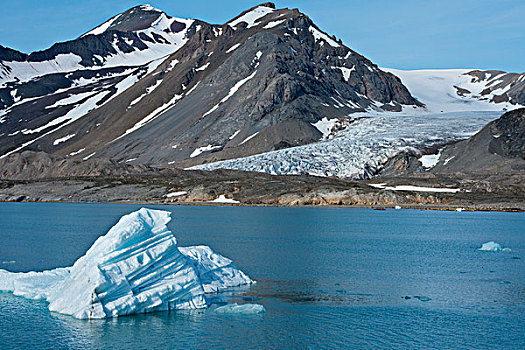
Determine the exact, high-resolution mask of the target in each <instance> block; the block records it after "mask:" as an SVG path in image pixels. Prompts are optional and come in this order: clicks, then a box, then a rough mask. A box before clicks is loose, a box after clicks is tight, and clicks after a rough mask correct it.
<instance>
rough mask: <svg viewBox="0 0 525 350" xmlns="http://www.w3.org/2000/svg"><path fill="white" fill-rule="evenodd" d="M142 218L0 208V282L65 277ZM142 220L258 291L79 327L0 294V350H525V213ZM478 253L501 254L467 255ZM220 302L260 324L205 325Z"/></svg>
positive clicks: (114, 207)
mask: <svg viewBox="0 0 525 350" xmlns="http://www.w3.org/2000/svg"><path fill="white" fill-rule="evenodd" d="M140 207H141V206H140V205H124V204H51V203H0V269H6V270H10V271H32V270H36V271H41V270H45V269H51V268H55V267H60V266H70V265H72V264H73V263H74V262H75V260H76V259H77V258H78V257H80V256H81V255H83V254H84V253H85V251H86V250H87V249H88V248H89V247H90V246H91V244H92V243H93V242H94V241H95V239H96V238H97V237H98V236H100V235H102V234H104V233H105V232H106V231H107V230H108V229H109V228H110V227H111V226H112V225H113V224H114V223H115V222H116V221H117V220H118V219H119V218H120V216H122V215H124V214H126V213H129V212H131V211H133V210H136V209H138V208H140ZM147 207H151V208H158V209H164V210H170V211H172V218H173V220H172V222H171V223H170V224H169V228H170V229H171V230H172V231H173V233H174V235H175V237H176V238H177V240H178V243H179V244H180V245H181V246H190V245H195V244H206V245H209V246H211V248H212V249H214V250H215V251H218V252H220V253H221V254H223V255H225V256H227V257H229V258H231V259H232V260H233V261H234V263H235V265H236V266H237V267H238V268H240V269H242V270H243V271H245V272H246V273H247V274H248V275H249V276H250V277H252V278H253V279H255V280H257V283H256V284H255V285H253V286H251V287H246V288H237V289H233V290H230V291H228V292H226V293H222V294H219V295H213V296H210V298H212V301H213V303H214V304H213V305H212V307H210V308H209V309H206V310H197V311H190V312H187V311H186V312H157V313H152V314H144V315H135V316H126V317H120V318H115V319H107V320H91V321H85V320H77V319H74V318H72V317H69V316H64V315H61V314H56V313H50V312H49V311H48V309H47V305H46V303H45V302H44V301H33V300H26V299H24V298H20V297H16V296H13V295H12V294H10V293H2V294H0V348H1V349H18V348H24V349H33V348H39V349H40V348H53V349H146V348H147V349H167V348H170V349H188V348H189V349H201V348H203V349H206V348H214V349H251V348H284V349H319V348H326V349H332V348H402V349H405V348H439V349H445V348H453V349H472V348H475V349H485V348H486V349H491V348H508V349H519V348H525V335H524V334H525V214H523V213H500V212H444V211H420V210H386V211H375V210H371V209H354V208H276V207H268V208H264V207H220V206H160V205H157V206H155V205H148V206H147ZM488 241H495V242H498V243H499V244H501V245H502V246H504V247H509V248H511V252H484V251H479V250H478V248H479V247H481V245H482V244H483V243H485V242H488ZM226 303H227V304H233V303H237V304H239V305H242V304H248V303H249V304H260V305H263V306H264V308H265V310H266V312H264V313H255V314H251V315H250V314H248V315H247V314H242V313H240V314H235V313H221V312H215V309H216V308H217V307H220V306H222V305H224V304H226Z"/></svg>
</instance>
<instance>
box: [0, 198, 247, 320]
mask: <svg viewBox="0 0 525 350" xmlns="http://www.w3.org/2000/svg"><path fill="white" fill-rule="evenodd" d="M170 220H171V218H170V212H167V211H162V210H151V209H146V208H142V209H140V210H138V211H135V212H133V213H130V214H128V215H125V216H123V217H122V218H120V220H119V221H118V223H117V224H116V225H115V226H113V227H112V228H111V229H110V230H109V231H108V232H107V233H106V234H105V235H104V236H101V237H99V238H98V239H97V240H96V241H95V243H93V245H92V246H91V248H89V249H88V251H87V252H86V254H85V255H84V256H82V257H80V258H79V259H78V260H77V261H76V262H75V263H74V264H73V266H71V267H66V268H57V269H54V270H49V271H43V272H27V273H14V272H9V271H6V270H1V269H0V290H1V291H4V292H12V293H13V294H15V295H18V296H23V297H26V298H29V299H44V300H46V301H47V302H49V310H50V311H55V312H59V313H62V314H67V315H71V316H73V317H76V318H80V319H92V318H107V317H117V316H122V315H130V314H136V313H146V312H154V311H163V310H176V309H199V308H205V307H207V306H208V305H209V301H208V299H207V297H206V293H210V292H219V291H222V290H224V289H226V288H229V287H236V286H241V285H246V284H251V283H254V281H253V280H251V279H250V278H249V277H248V276H247V275H246V274H244V273H243V272H242V271H240V270H239V269H237V268H236V267H235V266H234V265H233V264H232V261H231V260H230V259H228V258H226V257H224V256H222V255H220V254H217V253H215V252H213V251H212V249H211V248H210V247H207V246H196V247H185V248H182V247H178V246H177V241H176V239H175V237H174V236H173V234H172V233H171V231H169V230H168V228H167V226H166V224H167V223H168V222H169V221H170Z"/></svg>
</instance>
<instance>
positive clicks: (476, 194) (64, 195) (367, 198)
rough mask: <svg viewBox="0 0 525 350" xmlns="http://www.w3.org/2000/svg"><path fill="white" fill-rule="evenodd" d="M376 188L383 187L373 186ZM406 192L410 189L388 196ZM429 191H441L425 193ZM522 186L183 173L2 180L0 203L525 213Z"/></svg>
mask: <svg viewBox="0 0 525 350" xmlns="http://www.w3.org/2000/svg"><path fill="white" fill-rule="evenodd" d="M379 183H381V184H380V186H383V188H378V187H377V186H378V184H379ZM396 186H400V187H396ZM403 186H405V187H406V186H408V190H397V189H393V188H403ZM385 187H386V188H385ZM429 187H431V188H432V190H440V191H445V192H429V191H428V192H427V191H425V189H427V188H429ZM524 187H525V186H524V185H523V184H522V183H521V182H517V183H510V184H502V183H499V184H496V183H491V182H488V181H484V180H479V181H473V180H471V181H468V182H466V181H460V180H456V179H454V178H421V177H419V178H417V177H411V178H409V177H407V178H399V177H395V178H376V179H374V180H373V181H372V180H368V181H349V180H343V179H336V178H321V177H314V176H306V175H300V176H272V175H268V174H262V173H250V172H240V171H231V170H219V171H211V172H203V171H181V172H180V173H179V174H178V176H144V175H142V176H141V175H129V176H114V177H111V176H109V177H108V176H97V177H75V178H73V177H72V178H55V179H39V180H0V201H2V202H66V203H133V204H139V203H140V204H175V205H244V206H312V207H367V208H375V209H387V208H398V207H401V208H407V209H433V210H476V211H478V210H480V211H485V210H491V211H525V188H524ZM412 188H413V189H414V190H410V189H412Z"/></svg>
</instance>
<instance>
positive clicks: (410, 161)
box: [372, 150, 423, 177]
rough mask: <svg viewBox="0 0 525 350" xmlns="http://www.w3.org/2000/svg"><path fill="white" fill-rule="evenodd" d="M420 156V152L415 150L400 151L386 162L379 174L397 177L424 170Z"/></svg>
mask: <svg viewBox="0 0 525 350" xmlns="http://www.w3.org/2000/svg"><path fill="white" fill-rule="evenodd" d="M418 156H419V154H418V153H417V152H415V151H414V150H407V151H405V152H401V153H398V154H397V155H395V156H394V157H392V158H390V159H389V160H388V161H387V162H386V163H385V165H384V166H383V168H382V169H381V171H380V172H379V174H378V175H381V176H393V177H396V176H406V175H412V174H415V173H419V172H422V171H423V168H422V164H421V162H420V161H419V160H418ZM372 175H376V174H372Z"/></svg>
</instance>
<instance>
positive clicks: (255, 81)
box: [0, 3, 419, 165]
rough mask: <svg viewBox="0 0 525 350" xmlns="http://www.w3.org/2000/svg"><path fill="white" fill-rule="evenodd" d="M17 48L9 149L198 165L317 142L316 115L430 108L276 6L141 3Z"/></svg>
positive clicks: (5, 97) (7, 107)
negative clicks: (66, 36)
mask: <svg viewBox="0 0 525 350" xmlns="http://www.w3.org/2000/svg"><path fill="white" fill-rule="evenodd" d="M149 39H151V41H150V40H149ZM7 52H9V55H7ZM66 52H67V53H66ZM166 54H171V55H169V56H162V55H166ZM13 55H14V56H17V55H16V54H15V53H13V52H11V51H7V50H6V54H4V55H2V57H4V56H5V57H8V58H6V59H4V60H3V61H2V65H3V67H6V71H8V74H5V75H4V76H3V77H2V79H3V82H2V90H1V92H0V93H1V94H2V95H1V96H2V101H3V102H2V103H3V104H4V110H3V111H2V112H1V113H2V117H1V118H2V120H1V121H2V122H3V123H2V124H1V128H2V129H1V131H2V132H1V134H2V138H1V140H0V150H1V152H2V154H4V155H5V154H8V153H10V152H13V151H19V150H22V149H24V150H35V151H45V152H48V153H52V154H56V155H59V156H71V157H77V158H80V157H82V158H85V157H87V156H89V155H92V156H93V157H95V158H97V157H104V158H112V159H115V160H117V161H125V160H130V159H133V158H135V161H136V162H141V163H153V164H164V165H166V164H168V163H172V164H173V162H175V163H177V164H185V162H186V163H199V162H202V160H203V159H206V158H210V159H224V158H233V157H239V156H246V155H250V154H255V153H261V152H265V151H270V150H274V149H280V148H286V147H290V146H296V145H301V144H306V143H311V142H315V141H317V140H319V139H320V138H321V136H322V134H321V133H320V132H319V130H318V129H317V128H315V127H314V126H312V123H315V122H318V121H320V120H322V119H323V118H332V117H333V116H334V115H338V116H345V115H347V114H350V113H352V112H356V111H365V110H401V108H402V106H414V107H416V106H418V105H419V103H418V102H417V101H416V100H414V99H413V98H412V96H411V95H410V93H409V92H408V90H407V89H406V88H405V87H404V86H403V84H401V82H400V81H399V79H398V78H397V77H395V76H394V75H392V74H390V73H386V72H383V71H382V70H380V69H379V68H378V67H377V66H376V65H375V64H373V63H372V62H371V61H369V60H368V59H366V58H365V57H363V56H361V55H359V54H357V53H356V52H354V51H352V50H351V49H349V48H347V47H346V46H344V45H343V44H342V43H341V42H340V41H338V40H336V39H335V38H333V37H330V36H328V35H327V34H325V33H324V32H322V31H321V30H320V29H319V28H318V27H317V26H316V25H315V24H314V23H313V22H312V21H311V19H310V18H309V17H308V16H306V15H304V14H302V13H301V12H299V11H298V10H296V9H294V10H289V9H275V6H274V5H273V4H269V3H268V4H263V5H260V6H257V7H254V8H252V9H250V10H248V11H245V12H243V13H242V14H240V15H239V16H237V17H235V18H234V19H232V20H231V21H229V22H228V23H226V24H224V25H221V26H217V25H210V24H207V23H204V22H201V21H194V20H180V19H174V18H170V17H168V16H167V15H166V14H164V13H163V12H161V11H158V10H155V9H153V8H151V7H149V6H139V7H136V8H133V9H130V10H128V11H126V12H124V13H122V14H120V15H117V16H115V17H113V18H111V19H110V20H109V21H107V22H106V23H104V24H103V25H101V26H99V27H97V28H95V29H93V30H92V31H90V32H88V33H86V34H84V35H83V36H81V37H80V38H77V39H75V40H73V41H71V42H67V43H60V44H56V45H54V46H53V47H51V48H50V49H48V50H45V51H43V52H38V53H32V54H29V55H23V54H20V55H19V56H17V57H14V58H13V57H12V56H13ZM15 58H16V60H15ZM175 148H176V151H175ZM211 151H213V155H212V157H210V153H211ZM197 158H198V159H197Z"/></svg>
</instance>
